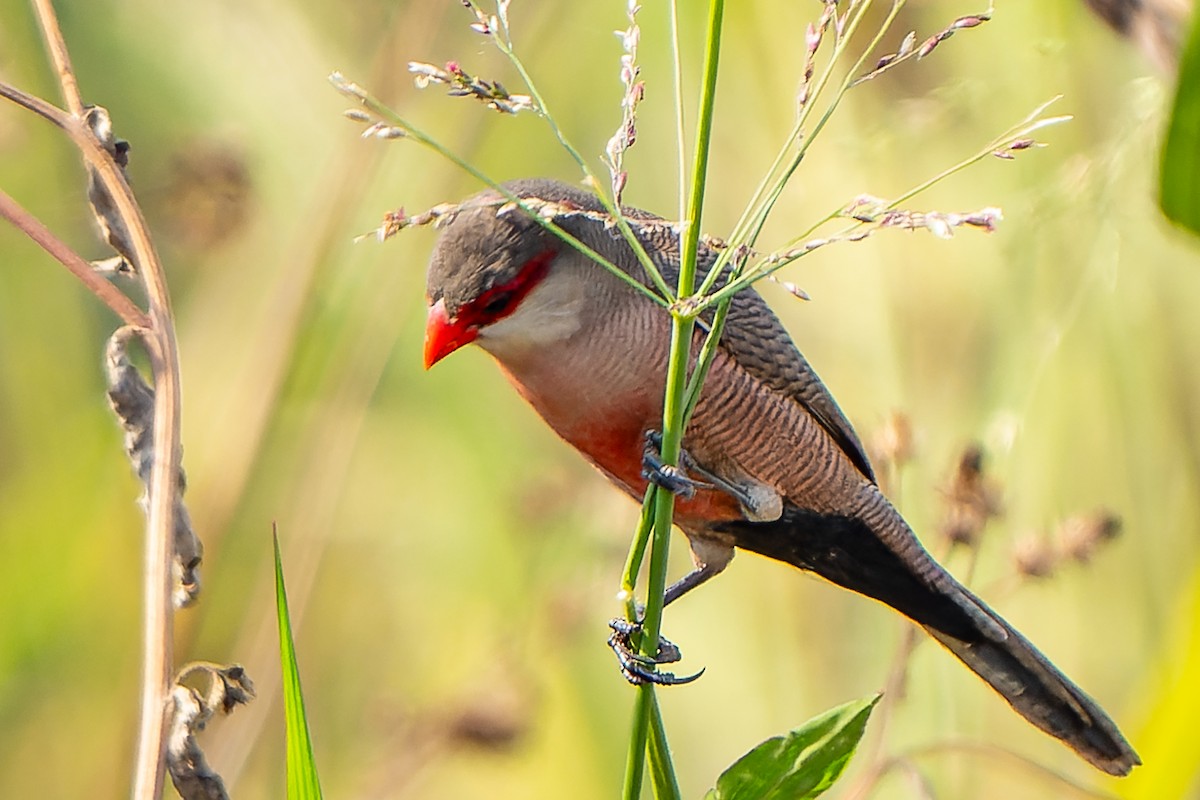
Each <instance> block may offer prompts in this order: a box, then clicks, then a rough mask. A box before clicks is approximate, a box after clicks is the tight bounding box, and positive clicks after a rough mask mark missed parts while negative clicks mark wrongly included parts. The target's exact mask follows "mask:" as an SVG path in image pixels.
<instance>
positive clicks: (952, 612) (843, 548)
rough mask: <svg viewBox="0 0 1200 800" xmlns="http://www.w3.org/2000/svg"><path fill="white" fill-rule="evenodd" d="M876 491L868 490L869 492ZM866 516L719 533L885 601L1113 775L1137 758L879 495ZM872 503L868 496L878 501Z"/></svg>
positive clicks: (788, 519) (807, 514) (823, 517)
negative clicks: (936, 558) (945, 568)
mask: <svg viewBox="0 0 1200 800" xmlns="http://www.w3.org/2000/svg"><path fill="white" fill-rule="evenodd" d="M872 488H873V487H872ZM876 498H877V499H878V501H879V503H878V504H876V503H871V504H870V505H871V512H876V513H865V514H864V515H863V516H864V519H859V518H853V517H844V516H834V515H827V514H817V513H815V512H811V511H805V510H802V509H798V508H795V507H791V506H786V507H785V510H784V514H783V516H782V517H781V518H780V519H779V520H777V521H775V522H738V523H729V524H726V525H723V526H722V527H721V530H723V531H725V532H728V533H731V534H733V535H734V536H736V538H737V546H738V547H741V548H744V549H746V550H751V551H754V552H756V553H760V554H762V555H765V556H767V557H769V558H774V559H778V560H780V561H785V562H787V563H789V564H793V565H795V566H797V567H800V568H801V569H804V570H809V571H812V572H815V573H817V574H818V575H820V576H821V577H823V578H826V579H827V580H830V581H832V582H833V583H836V584H838V585H839V586H843V587H845V588H847V589H851V590H853V591H855V592H859V593H860V594H864V595H867V596H868V597H873V598H875V599H876V600H879V601H881V602H884V603H887V604H888V605H889V606H891V607H892V608H894V609H896V610H897V611H899V612H900V613H902V614H904V615H905V616H907V617H909V618H911V619H912V620H913V621H915V622H916V623H918V624H919V625H921V627H923V628H924V629H925V630H926V631H928V632H929V634H930V635H931V636H932V637H933V638H934V639H936V640H937V641H939V642H941V644H942V645H943V646H945V647H946V649H948V650H949V651H950V652H951V653H953V654H954V655H956V656H958V657H959V658H960V659H961V660H962V662H963V663H964V664H966V665H967V666H968V667H970V668H971V669H972V670H974V671H975V672H976V673H977V674H978V675H979V676H980V677H981V678H983V679H984V680H985V681H987V682H988V683H989V684H990V685H991V686H992V688H993V689H995V690H996V691H997V692H999V693H1000V694H1001V695H1002V696H1003V697H1004V699H1005V700H1007V701H1008V702H1009V704H1010V705H1011V706H1012V707H1013V708H1014V709H1016V710H1017V711H1018V712H1019V713H1020V714H1021V715H1022V716H1023V717H1025V718H1026V719H1027V720H1029V721H1030V722H1032V723H1033V724H1034V725H1036V726H1037V727H1039V728H1041V729H1042V730H1044V731H1046V732H1047V733H1049V734H1050V735H1051V736H1055V737H1057V738H1059V739H1061V740H1062V741H1063V742H1065V743H1066V744H1067V745H1069V746H1070V747H1072V748H1073V749H1074V750H1075V751H1076V752H1077V753H1079V755H1081V756H1083V758H1085V759H1087V760H1088V761H1089V762H1091V763H1092V764H1094V765H1095V766H1096V767H1098V768H1099V769H1102V770H1104V771H1105V772H1107V773H1109V774H1110V775H1127V774H1128V773H1129V771H1130V770H1131V769H1133V768H1134V767H1135V766H1137V765H1138V764H1141V763H1142V762H1141V760H1140V759H1139V758H1138V756H1137V753H1135V752H1134V751H1133V748H1132V747H1130V746H1129V743H1128V742H1127V741H1126V740H1125V737H1124V736H1122V735H1121V731H1120V730H1118V729H1117V726H1116V724H1115V723H1114V722H1113V721H1112V720H1111V719H1110V718H1109V717H1108V715H1107V714H1105V713H1104V711H1103V709H1101V708H1100V706H1098V705H1097V704H1096V703H1095V701H1093V700H1092V699H1091V698H1090V697H1088V696H1087V695H1086V694H1084V693H1083V691H1082V690H1081V689H1080V688H1079V687H1077V686H1076V685H1075V684H1073V683H1071V681H1070V680H1068V679H1067V678H1066V676H1064V675H1063V674H1062V673H1061V672H1059V671H1058V669H1057V668H1056V667H1055V666H1054V665H1053V664H1051V663H1050V661H1049V659H1047V658H1046V657H1045V656H1044V655H1042V654H1041V653H1040V652H1038V650H1037V648H1035V647H1034V646H1033V645H1032V644H1030V643H1029V641H1028V640H1026V639H1025V637H1023V636H1022V635H1021V634H1020V633H1018V632H1017V631H1016V630H1014V629H1013V627H1012V626H1011V625H1009V624H1008V623H1007V622H1005V621H1004V620H1003V619H1002V618H1001V617H1000V616H999V615H998V614H996V613H995V612H994V611H992V610H991V609H990V608H988V607H987V606H986V605H985V604H984V603H983V601H982V600H980V599H979V598H977V597H976V596H975V595H973V594H971V592H970V591H969V590H968V589H967V588H966V587H964V586H963V585H962V584H960V583H959V582H958V581H956V580H954V578H952V577H951V576H950V574H949V573H947V572H946V571H945V570H943V569H942V568H941V567H940V566H939V565H938V564H937V562H935V561H934V560H933V558H932V557H931V556H930V555H929V554H928V553H927V552H926V551H925V549H924V548H922V547H921V544H920V543H919V542H918V541H917V538H916V536H915V535H913V533H912V531H911V529H909V527H908V525H907V524H906V523H905V522H904V520H903V519H902V518H901V517H900V515H899V513H898V512H896V511H895V509H893V508H892V507H891V505H890V504H889V503H888V502H887V501H886V500H885V499H884V498H883V496H882V495H878V494H877V495H876ZM876 498H872V499H876Z"/></svg>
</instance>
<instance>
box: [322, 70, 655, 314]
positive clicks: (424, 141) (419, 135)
mask: <svg viewBox="0 0 1200 800" xmlns="http://www.w3.org/2000/svg"><path fill="white" fill-rule="evenodd" d="M330 80H331V82H332V83H333V84H334V86H336V87H337V88H338V90H339V91H341V92H342V93H343V94H346V95H348V96H350V97H354V98H355V99H356V100H358V101H359V102H360V103H362V105H363V106H364V107H365V108H368V109H370V110H371V111H372V112H374V113H375V114H377V115H378V116H380V117H383V118H385V119H387V120H388V121H390V122H391V123H393V124H394V125H395V126H396V127H398V128H400V129H401V130H403V131H404V133H405V135H406V136H407V137H408V138H410V139H412V140H413V141H415V142H417V144H420V145H422V146H423V147H427V148H429V149H430V150H433V151H434V152H435V153H437V154H438V155H440V156H441V157H442V158H444V159H446V160H447V161H449V162H450V163H452V164H454V165H455V166H456V167H458V168H459V169H461V170H463V171H464V172H466V173H467V174H468V175H470V176H471V177H473V178H475V179H476V180H478V181H479V182H480V183H482V184H484V185H485V186H488V187H489V188H491V189H493V190H495V191H497V192H499V193H500V194H501V195H503V196H504V197H505V199H507V200H509V201H510V202H512V203H515V204H516V205H517V206H519V207H520V208H521V210H522V211H524V212H525V213H526V214H527V215H528V216H529V217H530V218H531V219H533V221H534V222H536V223H537V224H539V225H541V226H542V227H543V228H545V229H546V230H548V231H550V232H551V233H553V234H554V235H555V236H557V237H558V238H560V239H562V240H563V241H564V242H566V243H567V244H569V245H571V246H572V247H574V248H575V249H576V250H578V251H579V252H581V253H583V254H584V255H585V256H587V257H588V258H590V259H591V260H593V261H595V262H596V263H597V264H600V265H601V266H603V267H604V268H605V269H607V270H608V271H609V272H610V273H612V274H613V275H615V276H616V277H617V278H620V279H621V280H622V281H624V282H625V283H626V284H627V285H629V286H630V287H631V288H632V289H634V290H635V291H637V292H639V293H641V294H642V295H644V296H645V297H647V298H649V299H650V300H653V301H654V302H655V303H657V304H658V305H660V306H664V307H665V306H666V305H667V302H668V301H667V300H666V298H665V297H664V296H660V295H659V294H658V293H657V292H655V291H654V290H653V289H650V288H648V287H646V286H645V285H643V284H642V283H641V282H639V281H638V280H637V279H636V278H634V277H633V276H632V275H629V274H628V273H627V272H625V271H624V270H622V269H620V268H619V267H617V266H616V265H615V264H613V263H612V262H611V261H609V260H608V259H607V258H605V257H604V256H603V255H601V254H600V253H598V252H596V250H595V249H593V248H592V247H589V246H588V245H587V244H585V243H584V242H583V241H581V240H580V239H579V238H578V237H576V236H573V235H572V234H571V233H569V232H568V231H566V230H564V229H563V228H562V227H561V226H559V225H556V224H555V223H554V222H553V221H551V220H548V219H546V218H545V217H543V216H542V215H541V214H539V213H538V212H537V210H536V209H534V208H531V207H530V206H529V205H528V204H527V203H526V202H525V201H524V200H523V199H522V198H520V197H517V196H516V195H515V194H513V193H512V192H511V191H509V190H508V189H506V188H505V187H504V186H503V185H501V184H499V183H497V182H496V181H494V180H492V178H490V177H489V176H488V175H486V174H485V173H484V172H482V171H481V170H479V169H478V168H477V167H475V166H474V165H472V164H471V163H469V162H468V161H467V160H466V159H464V158H462V157H461V156H459V155H458V154H457V153H455V152H454V151H453V150H450V149H449V148H448V147H446V146H445V145H443V144H442V143H441V142H439V141H437V140H436V139H434V138H433V137H431V136H429V135H427V134H426V133H425V132H424V131H422V130H421V129H420V128H418V127H416V126H415V125H413V124H412V123H411V122H409V121H408V120H407V119H405V118H404V117H401V116H400V115H399V114H397V113H396V112H395V111H393V110H392V109H391V108H388V107H387V106H386V105H384V104H383V103H381V102H380V101H379V100H377V99H376V98H375V97H373V96H372V95H371V94H369V93H368V92H366V91H365V90H364V89H363V88H362V87H361V86H358V85H357V84H354V83H351V82H349V81H346V80H345V79H344V78H342V77H341V76H340V75H337V74H335V75H334V76H332V77H331V78H330ZM593 183H594V181H593ZM599 196H600V198H601V200H604V197H603V193H602V192H600V193H599ZM610 213H611V212H610ZM626 226H628V223H626ZM630 236H633V234H632V232H630ZM633 238H634V240H635V241H638V240H637V237H636V236H634V237H633ZM638 246H639V247H640V246H641V245H640V241H638Z"/></svg>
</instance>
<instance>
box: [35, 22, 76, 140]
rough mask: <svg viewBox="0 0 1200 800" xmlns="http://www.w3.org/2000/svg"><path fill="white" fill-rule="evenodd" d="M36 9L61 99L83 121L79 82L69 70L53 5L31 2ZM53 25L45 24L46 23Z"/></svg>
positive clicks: (64, 45)
mask: <svg viewBox="0 0 1200 800" xmlns="http://www.w3.org/2000/svg"><path fill="white" fill-rule="evenodd" d="M33 6H34V8H36V9H37V15H38V19H39V20H41V21H42V37H43V38H44V39H45V40H46V49H47V50H49V51H50V60H51V61H53V62H54V70H55V72H56V73H57V74H58V83H59V85H60V86H62V90H63V97H64V98H66V101H67V109H68V110H70V112H71V113H72V114H73V115H74V116H76V117H79V118H80V119H83V98H82V97H81V96H80V94H79V82H78V81H77V80H75V70H74V69H72V68H71V55H70V53H68V52H67V43H66V40H65V39H63V35H62V29H61V28H59V26H58V18H57V17H56V16H55V14H54V4H53V3H51V1H50V0H33ZM48 20H49V21H52V22H53V24H46V23H47V21H48Z"/></svg>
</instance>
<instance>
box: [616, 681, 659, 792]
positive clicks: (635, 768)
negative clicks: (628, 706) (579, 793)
mask: <svg viewBox="0 0 1200 800" xmlns="http://www.w3.org/2000/svg"><path fill="white" fill-rule="evenodd" d="M652 705H657V704H656V703H655V701H654V687H653V686H652V685H650V684H648V683H646V684H642V685H641V686H639V687H637V694H636V695H634V699H633V731H632V732H631V733H630V736H629V750H628V751H627V752H626V754H625V786H624V788H623V791H622V792H621V797H622V798H623V800H638V798H640V797H641V796H642V776H643V775H644V774H645V772H646V742H647V741H648V740H649V738H650V708H651V706H652Z"/></svg>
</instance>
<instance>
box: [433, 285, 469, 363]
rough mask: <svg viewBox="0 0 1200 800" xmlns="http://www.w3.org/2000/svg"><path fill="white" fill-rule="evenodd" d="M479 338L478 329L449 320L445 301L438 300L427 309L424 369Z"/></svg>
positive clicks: (456, 320) (455, 320) (458, 321)
mask: <svg viewBox="0 0 1200 800" xmlns="http://www.w3.org/2000/svg"><path fill="white" fill-rule="evenodd" d="M478 336H479V328H477V327H476V326H474V325H467V324H464V322H463V321H462V320H461V319H451V318H450V316H449V315H448V314H447V313H446V301H445V300H444V299H442V300H438V301H437V302H436V303H434V304H433V305H431V306H430V307H429V316H428V317H427V318H426V319H425V369H429V368H430V367H432V366H433V365H434V364H436V363H437V362H439V361H441V360H442V359H443V358H445V357H446V356H448V355H450V354H451V353H453V352H454V351H455V350H457V349H458V348H460V347H462V346H463V345H467V344H470V343H471V342H473V341H475V339H476V337H478Z"/></svg>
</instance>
